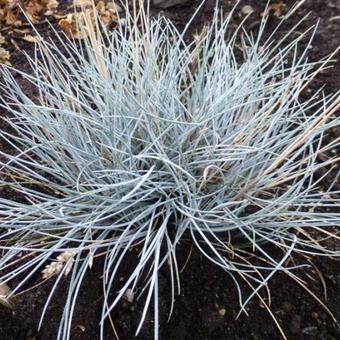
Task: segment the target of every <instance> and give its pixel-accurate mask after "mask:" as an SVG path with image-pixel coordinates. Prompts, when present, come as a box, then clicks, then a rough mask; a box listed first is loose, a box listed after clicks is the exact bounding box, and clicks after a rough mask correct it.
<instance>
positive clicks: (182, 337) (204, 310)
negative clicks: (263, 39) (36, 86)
mask: <svg viewBox="0 0 340 340" xmlns="http://www.w3.org/2000/svg"><path fill="white" fill-rule="evenodd" d="M266 2H267V0H264V1H259V0H258V1H256V0H252V1H251V0H248V1H246V0H245V1H242V2H241V5H240V6H239V7H238V9H237V10H236V12H235V18H234V19H233V22H232V26H231V27H236V25H237V24H238V23H239V22H240V21H241V19H242V18H243V17H244V14H242V12H241V8H242V7H243V6H245V5H251V6H252V8H253V9H254V13H253V14H252V15H251V16H250V18H249V20H248V23H247V25H248V27H249V28H250V29H252V30H254V31H255V32H256V29H257V27H258V24H259V20H260V19H261V15H260V14H261V12H262V11H263V10H264V7H265V4H266ZM197 3H198V1H197V2H194V3H193V4H192V5H189V6H187V7H177V8H173V9H171V10H167V11H165V12H164V14H165V15H166V16H168V17H170V18H171V19H172V20H173V21H174V23H175V24H176V25H178V27H179V28H182V27H183V26H184V25H185V23H186V22H187V21H188V18H190V16H191V15H192V13H193V12H194V11H195V9H196V8H197ZM234 3H235V1H227V0H220V5H221V6H222V7H223V8H224V9H225V10H226V11H228V10H230V8H231V7H232V6H233V4H234ZM286 3H287V8H286V10H285V11H287V9H289V8H290V7H291V6H292V5H293V3H294V1H287V2H286ZM214 4H215V2H214V1H211V0H208V1H206V4H205V5H204V6H203V7H202V9H201V10H200V11H199V13H198V15H197V17H196V19H195V20H194V22H193V28H192V29H191V31H190V34H189V36H188V39H190V35H192V34H193V33H194V32H195V31H199V29H200V27H202V25H203V24H204V23H205V22H209V20H210V18H211V17H212V15H213V9H214ZM154 11H155V13H156V12H157V11H156V10H154ZM285 11H284V12H285ZM308 12H310V16H309V17H308V19H307V20H306V21H305V23H304V24H303V27H305V28H307V27H310V26H311V25H314V24H315V23H316V21H317V20H318V18H320V23H319V28H318V31H317V33H316V36H315V40H314V42H313V44H312V49H311V50H310V58H311V59H318V58H321V57H323V56H325V55H326V54H328V53H330V52H332V51H333V50H334V49H335V48H337V47H338V45H339V43H340V39H339V32H340V19H339V16H340V1H339V0H307V1H305V3H304V4H303V5H302V6H301V7H300V8H299V9H298V10H297V11H296V12H295V13H294V14H293V15H292V16H291V17H290V18H289V20H288V21H287V22H286V23H285V24H284V25H283V27H282V29H281V30H280V33H279V34H284V32H285V31H286V30H287V29H289V28H291V27H292V26H293V24H294V23H296V22H297V21H298V20H299V19H301V18H302V17H303V16H304V15H305V14H307V13H308ZM278 22H279V19H278V18H276V17H275V16H272V17H271V18H270V20H269V24H268V29H269V31H270V30H271V29H272V28H274V27H275V26H276V25H277V23H278ZM39 29H40V31H41V33H42V34H43V35H44V36H45V37H47V36H49V35H50V28H49V27H48V26H47V25H46V24H45V25H41V26H40V27H39ZM17 44H18V46H19V47H20V48H21V49H23V50H25V51H27V52H29V53H31V52H32V51H33V46H32V44H29V43H27V42H23V41H17ZM11 54H12V64H13V65H14V66H15V67H17V68H19V69H23V70H25V69H27V64H26V61H25V58H24V57H23V56H22V54H21V53H20V52H19V51H17V50H15V48H14V47H12V51H11ZM322 84H325V91H326V92H328V93H329V92H332V91H337V90H339V85H340V63H335V64H334V67H333V68H332V69H329V70H326V71H324V72H323V73H321V74H320V75H319V76H318V77H317V79H316V80H315V81H314V82H313V83H312V85H311V90H315V89H317V88H319V87H320V86H321V85H322ZM23 85H24V84H23ZM24 86H25V85H24ZM26 90H27V91H30V89H29V88H27V89H26ZM0 124H1V125H0V128H1V129H6V128H7V127H6V126H5V124H4V123H3V122H1V123H0ZM338 134H339V131H338V130H337V131H336V129H334V131H333V134H331V135H330V136H328V138H334V136H335V135H338ZM1 149H2V150H5V151H6V152H8V151H9V149H8V145H5V144H3V145H1ZM330 180H331V179H330ZM324 185H325V186H327V181H326V182H325V183H324ZM1 195H13V193H11V192H10V191H7V192H2V193H1ZM190 251H191V244H190V242H189V241H185V242H183V243H182V244H181V246H180V247H179V250H178V258H179V266H180V267H181V266H183V265H184V264H185V262H186V260H187V258H188V255H189V253H190ZM135 261H136V258H135V251H134V250H132V251H131V258H129V259H128V260H127V262H126V264H125V266H124V270H126V273H127V272H128V271H129V270H130V269H131V268H132V267H133V265H134V263H135ZM297 261H299V259H297ZM312 261H313V263H314V264H315V268H314V267H311V268H310V269H308V270H304V271H302V270H300V271H298V272H297V274H298V275H299V276H300V277H301V278H303V279H304V280H305V282H306V285H307V287H308V289H310V290H311V291H312V292H314V293H315V295H316V296H317V297H318V298H319V299H320V300H321V301H322V302H323V303H325V305H326V306H327V307H328V308H329V309H330V311H331V312H332V313H333V315H334V316H335V317H336V318H338V319H340V294H339V292H340V264H339V261H335V260H330V259H328V258H317V259H312ZM316 268H317V269H316ZM100 275H101V266H100V263H97V264H96V265H95V267H94V268H93V269H92V270H91V271H90V272H89V273H88V274H87V278H86V279H85V280H84V281H83V286H82V289H81V293H80V296H79V298H78V302H77V307H76V313H75V318H74V323H73V334H72V337H71V338H72V339H82V340H85V339H91V340H92V339H98V338H99V336H98V321H99V317H100V312H101V306H102V283H101V279H100ZM124 275H125V273H121V278H123V277H124ZM39 279H40V278H39V275H38V276H37V277H35V278H33V280H32V282H31V284H36V283H38V282H39ZM160 279H161V282H160V314H161V315H162V317H161V326H160V332H161V338H162V339H165V340H172V339H173V340H191V339H197V340H203V339H206V340H210V339H279V338H280V333H279V331H278V328H277V327H276V325H275V323H274V322H273V319H272V318H271V317H270V315H269V313H268V311H267V310H266V309H265V308H264V307H263V306H262V304H261V303H260V301H259V300H257V299H256V298H255V299H253V300H252V301H251V302H250V303H249V305H248V307H247V311H248V313H249V316H246V315H244V314H242V315H241V316H240V317H239V318H238V319H237V320H235V317H236V316H237V314H238V312H239V304H238V299H237V292H236V288H235V286H234V284H233V282H232V281H231V279H229V278H228V276H227V275H226V273H225V272H224V271H223V270H221V269H219V268H218V267H217V266H215V265H212V264H211V263H210V262H209V261H208V260H206V259H205V258H204V256H202V255H201V254H200V253H199V252H198V251H197V250H195V248H194V249H193V250H192V253H191V256H190V258H189V261H188V263H187V265H186V268H185V270H184V271H183V272H182V274H181V284H182V291H181V295H180V296H178V297H176V302H175V307H174V312H173V315H172V318H171V319H170V321H169V322H167V316H168V313H169V310H170V297H171V293H170V284H169V277H168V274H167V272H166V271H164V273H163V272H161V274H160ZM67 284H68V283H67V280H65V282H63V283H62V284H61V285H60V287H59V289H58V291H57V294H56V296H55V298H54V299H53V301H52V303H51V304H50V306H49V308H48V313H47V317H46V319H45V321H44V323H43V326H42V329H41V330H40V332H38V331H37V325H38V322H39V318H40V314H41V311H42V308H43V306H44V303H45V301H46V298H47V296H48V294H49V291H50V289H51V287H52V285H53V282H49V283H46V284H44V285H41V286H39V287H37V288H36V289H33V290H30V291H29V292H27V293H25V294H23V295H20V296H19V297H18V303H17V305H16V308H15V309H14V310H9V309H6V308H4V307H2V306H1V305H0V339H4V340H7V339H8V340H10V339H16V340H26V339H27V340H28V339H31V340H33V339H36V340H38V339H42V340H45V339H55V338H56V331H57V328H58V323H59V320H60V317H61V314H62V309H63V304H64V298H65V294H64V293H65V291H66V289H67ZM117 284H119V283H117ZM325 286H326V288H325ZM244 288H245V291H246V292H247V287H246V286H245V287H244ZM270 291H271V298H272V303H271V310H272V312H273V314H274V315H275V317H276V319H277V321H278V323H279V324H280V325H281V327H282V329H283V330H284V332H285V334H286V336H287V338H288V339H327V340H328V339H329V340H331V339H340V328H339V327H338V326H337V325H336V324H335V323H334V322H333V320H332V318H331V317H330V316H329V314H328V313H327V312H326V310H325V309H324V308H322V307H321V305H320V304H319V303H318V302H317V301H316V300H315V299H314V298H313V297H312V296H311V295H310V294H309V293H308V292H307V291H306V290H304V289H303V288H302V287H301V286H299V285H298V284H297V283H296V282H294V281H293V280H292V279H290V278H289V277H288V276H286V275H284V274H278V275H276V276H275V277H274V278H273V279H272V280H271V281H270ZM248 292H249V290H248ZM142 308H143V302H142V301H140V302H138V301H137V302H134V303H129V302H127V301H123V302H122V303H121V304H120V305H119V306H118V308H117V309H116V311H115V312H114V314H113V319H114V323H115V327H116V329H117V332H118V334H119V337H120V339H122V340H123V339H132V338H134V332H135V331H136V328H137V326H138V323H139V318H140V315H141V311H142ZM137 338H138V339H152V338H153V317H152V315H151V314H150V315H149V316H148V317H147V319H146V322H145V324H144V327H143V329H142V332H141V333H140V335H139V336H138V337H137ZM107 339H114V337H113V334H111V332H110V330H109V329H108V335H107Z"/></svg>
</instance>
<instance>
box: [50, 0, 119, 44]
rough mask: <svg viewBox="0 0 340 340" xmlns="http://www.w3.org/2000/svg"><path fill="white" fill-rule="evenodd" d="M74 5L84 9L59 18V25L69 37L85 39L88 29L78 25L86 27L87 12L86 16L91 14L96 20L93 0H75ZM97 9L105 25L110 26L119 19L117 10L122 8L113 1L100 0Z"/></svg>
mask: <svg viewBox="0 0 340 340" xmlns="http://www.w3.org/2000/svg"><path fill="white" fill-rule="evenodd" d="M74 5H75V6H76V7H81V8H82V10H81V11H80V12H75V13H70V14H67V15H66V17H63V18H62V19H61V20H59V26H60V28H61V29H62V30H63V31H64V32H65V33H66V34H67V35H68V36H69V37H73V38H75V39H83V38H85V37H86V36H87V33H86V30H81V29H80V30H79V29H78V27H84V25H85V13H87V14H86V16H89V17H90V18H91V19H92V20H93V21H94V20H95V19H94V18H95V17H94V15H95V14H94V9H93V3H92V0H74ZM95 10H96V11H97V12H98V17H99V18H100V20H101V21H102V23H103V24H104V25H105V26H109V25H110V24H112V23H114V22H117V20H118V16H117V11H118V10H120V8H119V7H118V6H115V5H114V4H113V3H108V4H106V3H105V1H103V0H100V1H98V2H97V4H96V9H95ZM55 17H56V16H55Z"/></svg>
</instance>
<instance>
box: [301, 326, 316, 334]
mask: <svg viewBox="0 0 340 340" xmlns="http://www.w3.org/2000/svg"><path fill="white" fill-rule="evenodd" d="M302 333H303V334H307V335H310V336H316V335H317V334H318V327H316V326H310V327H306V328H304V329H303V330H302Z"/></svg>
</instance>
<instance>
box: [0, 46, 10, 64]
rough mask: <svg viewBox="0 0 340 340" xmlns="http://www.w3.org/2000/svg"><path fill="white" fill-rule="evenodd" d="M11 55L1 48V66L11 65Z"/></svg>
mask: <svg viewBox="0 0 340 340" xmlns="http://www.w3.org/2000/svg"><path fill="white" fill-rule="evenodd" d="M10 58H11V55H10V54H9V52H8V51H7V50H5V49H4V48H3V47H0V64H5V65H11V62H10Z"/></svg>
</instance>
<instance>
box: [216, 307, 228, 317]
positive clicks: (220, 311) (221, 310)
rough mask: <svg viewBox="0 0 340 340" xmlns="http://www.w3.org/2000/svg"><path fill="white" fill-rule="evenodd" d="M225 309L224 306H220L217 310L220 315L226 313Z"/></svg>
mask: <svg viewBox="0 0 340 340" xmlns="http://www.w3.org/2000/svg"><path fill="white" fill-rule="evenodd" d="M226 312H227V311H226V309H225V308H221V309H220V310H219V311H218V314H220V315H221V316H225V313H226Z"/></svg>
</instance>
